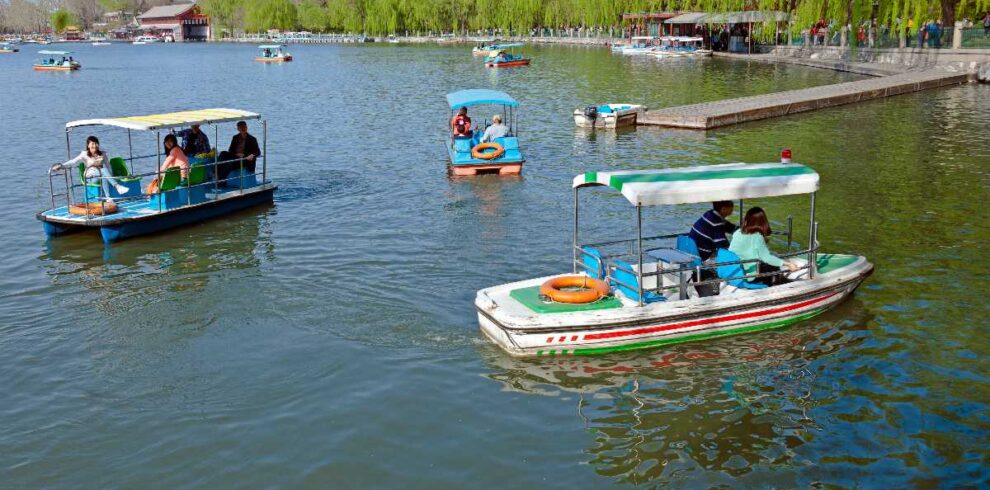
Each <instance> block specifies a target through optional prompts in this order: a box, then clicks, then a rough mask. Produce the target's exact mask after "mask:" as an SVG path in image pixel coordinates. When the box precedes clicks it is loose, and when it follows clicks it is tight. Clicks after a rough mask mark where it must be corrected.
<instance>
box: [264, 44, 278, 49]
mask: <svg viewBox="0 0 990 490" xmlns="http://www.w3.org/2000/svg"><path fill="white" fill-rule="evenodd" d="M283 47H284V46H283V45H281V44H262V45H261V46H258V49H282V48H283Z"/></svg>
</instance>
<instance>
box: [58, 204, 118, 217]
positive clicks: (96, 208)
mask: <svg viewBox="0 0 990 490" xmlns="http://www.w3.org/2000/svg"><path fill="white" fill-rule="evenodd" d="M116 212H117V204H116V203H113V202H103V203H101V202H90V203H86V204H73V205H71V206H69V214H74V215H77V216H102V215H104V214H113V213H116Z"/></svg>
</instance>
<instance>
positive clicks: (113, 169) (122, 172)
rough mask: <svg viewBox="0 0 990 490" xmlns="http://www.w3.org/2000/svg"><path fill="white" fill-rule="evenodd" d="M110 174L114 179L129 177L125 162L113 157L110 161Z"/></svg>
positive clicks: (129, 172) (129, 173)
mask: <svg viewBox="0 0 990 490" xmlns="http://www.w3.org/2000/svg"><path fill="white" fill-rule="evenodd" d="M110 174H111V175H113V176H114V177H130V176H131V171H130V170H128V169H127V162H125V161H124V159H123V158H120V157H113V158H111V159H110Z"/></svg>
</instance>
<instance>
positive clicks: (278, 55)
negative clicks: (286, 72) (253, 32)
mask: <svg viewBox="0 0 990 490" xmlns="http://www.w3.org/2000/svg"><path fill="white" fill-rule="evenodd" d="M284 47H285V46H283V45H281V44H262V45H261V46H258V49H259V50H261V54H260V55H258V56H256V57H255V58H254V61H257V62H260V63H283V62H287V61H292V55H291V54H290V53H288V52H287V51H284V50H283V48H284Z"/></svg>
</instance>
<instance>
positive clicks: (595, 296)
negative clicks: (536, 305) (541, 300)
mask: <svg viewBox="0 0 990 490" xmlns="http://www.w3.org/2000/svg"><path fill="white" fill-rule="evenodd" d="M567 287H571V288H575V287H577V288H582V289H581V290H580V291H564V290H563V289H561V288H567ZM540 294H542V295H543V296H546V297H548V298H550V299H552V300H554V301H557V302H559V303H591V302H593V301H598V300H599V299H601V298H603V297H605V296H608V284H606V283H605V281H602V280H599V279H594V278H591V277H587V276H562V277H555V278H553V279H550V280H548V281H547V282H545V283H543V284H542V285H541V286H540Z"/></svg>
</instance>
